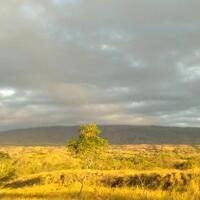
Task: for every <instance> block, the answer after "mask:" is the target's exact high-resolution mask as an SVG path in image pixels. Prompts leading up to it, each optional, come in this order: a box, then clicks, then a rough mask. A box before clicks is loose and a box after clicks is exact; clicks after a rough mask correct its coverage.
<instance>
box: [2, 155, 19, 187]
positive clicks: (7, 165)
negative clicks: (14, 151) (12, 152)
mask: <svg viewBox="0 0 200 200" xmlns="http://www.w3.org/2000/svg"><path fill="white" fill-rule="evenodd" d="M14 175H15V169H14V167H13V165H12V161H11V158H10V156H9V155H8V154H7V153H4V152H0V184H2V183H3V182H5V181H8V180H9V179H11V178H12V177H13V176H14Z"/></svg>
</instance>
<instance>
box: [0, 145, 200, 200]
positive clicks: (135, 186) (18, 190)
mask: <svg viewBox="0 0 200 200" xmlns="http://www.w3.org/2000/svg"><path fill="white" fill-rule="evenodd" d="M0 152H4V153H1V154H0V159H1V160H0V161H1V162H0V182H1V189H0V199H5V200H8V199H9V200H11V199H19V200H25V199H32V200H36V199H37V200H39V199H41V200H44V199H56V200H57V199H58V200H62V199H94V200H101V199H102V200H104V199H113V200H114V199H135V200H147V199H150V200H170V199H172V200H199V199H200V189H199V187H200V146H198V145H195V146H188V145H176V146H175V145H127V146H110V147H109V149H108V150H107V152H106V154H105V156H104V157H102V158H101V160H100V161H98V162H97V163H94V165H93V167H92V169H87V168H85V167H84V166H85V165H84V160H81V159H78V158H74V157H73V156H72V155H71V153H70V152H69V151H68V150H67V148H65V147H1V148H0ZM8 154H9V156H8ZM3 174H7V176H5V177H4V176H3Z"/></svg>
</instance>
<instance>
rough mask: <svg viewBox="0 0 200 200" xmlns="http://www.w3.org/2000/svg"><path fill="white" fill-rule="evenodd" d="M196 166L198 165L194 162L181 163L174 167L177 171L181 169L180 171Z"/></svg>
mask: <svg viewBox="0 0 200 200" xmlns="http://www.w3.org/2000/svg"><path fill="white" fill-rule="evenodd" d="M195 166H196V163H195V162H194V161H192V160H188V161H184V162H179V163H176V164H175V165H174V167H175V169H180V170H186V169H192V168H194V167H195Z"/></svg>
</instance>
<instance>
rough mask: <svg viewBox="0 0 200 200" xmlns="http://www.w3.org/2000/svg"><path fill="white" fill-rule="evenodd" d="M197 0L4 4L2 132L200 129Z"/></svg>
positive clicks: (0, 14) (15, 0) (0, 4)
mask: <svg viewBox="0 0 200 200" xmlns="http://www.w3.org/2000/svg"><path fill="white" fill-rule="evenodd" d="M199 8H200V1H199V0H168V1H166V0H37V1H36V0H6V1H0V130H7V129H15V128H26V127H36V126H54V125H78V124H81V123H89V122H95V123H98V124H132V125H160V126H200V101H199V99H200V20H199V19H200V12H199Z"/></svg>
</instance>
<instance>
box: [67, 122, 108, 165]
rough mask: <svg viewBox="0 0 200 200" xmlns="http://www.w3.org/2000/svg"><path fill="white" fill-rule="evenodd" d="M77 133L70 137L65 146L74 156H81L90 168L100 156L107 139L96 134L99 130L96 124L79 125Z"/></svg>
mask: <svg viewBox="0 0 200 200" xmlns="http://www.w3.org/2000/svg"><path fill="white" fill-rule="evenodd" d="M79 133H80V135H79V137H78V138H77V139H71V140H70V141H69V142H68V144H67V147H68V148H69V149H70V151H71V152H72V153H74V154H75V155H76V156H78V157H80V158H83V161H85V165H86V166H87V167H89V168H91V167H92V165H94V164H95V162H96V161H97V160H99V159H100V158H102V155H103V153H104V150H105V147H106V146H107V141H106V140H105V139H103V138H101V137H99V136H98V135H99V134H100V133H101V131H100V130H99V129H98V127H97V125H96V124H85V125H82V126H80V129H79Z"/></svg>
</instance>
